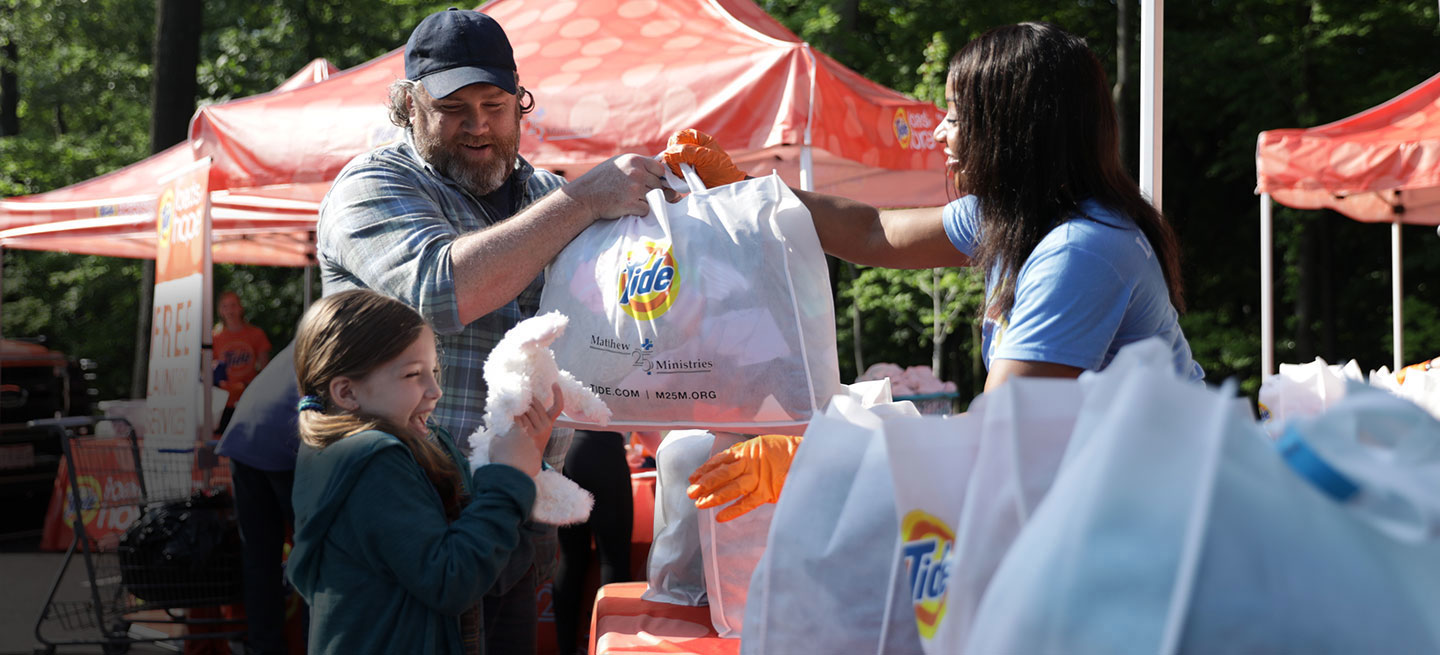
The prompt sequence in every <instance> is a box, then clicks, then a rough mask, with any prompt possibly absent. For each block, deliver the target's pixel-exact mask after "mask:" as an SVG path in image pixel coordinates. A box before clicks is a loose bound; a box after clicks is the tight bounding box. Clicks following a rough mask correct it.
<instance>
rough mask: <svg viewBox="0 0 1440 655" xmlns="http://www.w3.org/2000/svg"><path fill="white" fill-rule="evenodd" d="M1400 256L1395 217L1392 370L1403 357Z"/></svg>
mask: <svg viewBox="0 0 1440 655" xmlns="http://www.w3.org/2000/svg"><path fill="white" fill-rule="evenodd" d="M1400 264H1401V258H1400V217H1399V216H1396V217H1395V222H1394V223H1393V224H1391V225H1390V303H1391V306H1392V307H1393V309H1392V310H1391V315H1392V317H1393V319H1392V320H1393V322H1394V325H1393V326H1392V327H1391V338H1392V339H1393V340H1394V342H1395V368H1393V369H1391V370H1392V371H1398V370H1400V367H1401V366H1404V364H1403V363H1402V361H1403V359H1404V357H1405V334H1404V332H1405V330H1404V325H1405V323H1404V317H1403V315H1402V314H1403V310H1402V309H1401V304H1402V302H1403V301H1404V300H1405V294H1404V292H1403V287H1402V282H1403V271H1402V267H1401V265H1400Z"/></svg>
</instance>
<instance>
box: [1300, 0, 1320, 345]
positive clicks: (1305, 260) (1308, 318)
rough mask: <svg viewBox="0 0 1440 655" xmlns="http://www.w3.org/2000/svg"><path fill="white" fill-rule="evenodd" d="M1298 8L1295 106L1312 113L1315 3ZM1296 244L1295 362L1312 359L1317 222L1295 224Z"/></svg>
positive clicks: (1317, 284) (1316, 285)
mask: <svg viewBox="0 0 1440 655" xmlns="http://www.w3.org/2000/svg"><path fill="white" fill-rule="evenodd" d="M1301 11H1303V12H1304V14H1305V15H1304V16H1303V22H1302V23H1301V25H1302V26H1301V28H1300V35H1301V37H1300V39H1301V40H1300V44H1299V48H1300V70H1299V77H1300V87H1299V90H1300V93H1299V94H1297V96H1298V97H1297V99H1296V110H1297V113H1298V114H1299V115H1300V116H1301V117H1302V118H1303V117H1310V116H1314V115H1315V112H1314V111H1313V107H1311V105H1310V98H1312V97H1314V94H1313V93H1312V89H1313V85H1314V80H1315V79H1316V75H1315V73H1314V70H1313V69H1314V64H1313V62H1312V60H1311V58H1310V44H1311V40H1312V39H1316V38H1318V37H1317V35H1316V31H1317V29H1318V28H1317V26H1316V23H1315V13H1316V5H1315V3H1314V2H1311V3H1308V4H1307V5H1306V6H1305V7H1304V8H1303V9H1301ZM1299 228H1300V230H1299V232H1300V246H1299V248H1297V249H1296V251H1297V257H1296V261H1295V266H1296V268H1297V269H1299V270H1297V271H1296V273H1297V275H1296V280H1297V284H1298V288H1297V289H1296V290H1295V353H1294V357H1295V360H1294V361H1296V362H1308V361H1311V360H1313V359H1315V356H1316V354H1317V353H1316V348H1315V314H1316V312H1315V299H1316V298H1317V297H1318V295H1319V293H1318V288H1319V279H1318V276H1317V275H1316V267H1317V261H1316V260H1317V259H1318V251H1319V244H1318V243H1317V239H1316V232H1317V231H1318V230H1317V226H1316V225H1315V224H1314V223H1312V222H1311V221H1309V220H1305V221H1302V222H1301V223H1300V225H1299Z"/></svg>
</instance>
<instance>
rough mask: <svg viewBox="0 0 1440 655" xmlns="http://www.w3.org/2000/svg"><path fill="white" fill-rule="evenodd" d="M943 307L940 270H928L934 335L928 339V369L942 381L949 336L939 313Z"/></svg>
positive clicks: (942, 317) (942, 316) (943, 317)
mask: <svg viewBox="0 0 1440 655" xmlns="http://www.w3.org/2000/svg"><path fill="white" fill-rule="evenodd" d="M943 309H944V307H943V306H942V305H941V303H940V269H938V268H932V269H930V315H931V320H932V321H934V325H932V326H931V329H932V330H934V334H933V335H932V336H931V337H930V341H931V348H930V368H931V370H933V371H934V372H935V379H937V380H943V379H945V378H943V377H941V376H940V371H941V370H942V368H943V367H944V364H945V337H947V336H949V335H948V334H947V333H946V330H947V328H948V327H949V326H947V325H946V324H945V315H944V314H942V313H941V310H943Z"/></svg>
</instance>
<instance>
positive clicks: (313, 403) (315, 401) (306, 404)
mask: <svg viewBox="0 0 1440 655" xmlns="http://www.w3.org/2000/svg"><path fill="white" fill-rule="evenodd" d="M295 409H296V410H297V411H301V412H303V411H305V410H307V409H313V410H315V411H317V412H323V411H325V403H322V402H320V396H301V397H300V402H298V403H296V404H295Z"/></svg>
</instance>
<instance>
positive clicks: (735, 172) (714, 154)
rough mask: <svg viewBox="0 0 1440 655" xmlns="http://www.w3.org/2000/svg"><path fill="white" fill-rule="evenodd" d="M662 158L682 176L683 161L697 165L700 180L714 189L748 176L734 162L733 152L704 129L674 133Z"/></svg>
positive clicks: (661, 154)
mask: <svg viewBox="0 0 1440 655" xmlns="http://www.w3.org/2000/svg"><path fill="white" fill-rule="evenodd" d="M660 159H661V160H662V161H664V162H665V165H666V166H669V167H670V170H671V172H673V173H675V174H676V175H680V165H681V164H689V165H691V166H693V167H695V172H696V173H698V174H699V175H700V181H702V182H704V183H705V186H707V187H711V188H714V187H717V186H720V185H722V184H730V183H731V182H739V181H740V180H743V179H745V174H744V173H742V172H741V171H740V169H738V168H736V167H735V163H734V162H732V161H730V155H729V154H726V152H725V149H724V148H721V147H720V144H719V143H716V142H715V137H712V136H710V135H709V134H706V133H704V132H701V131H700V130H680V131H678V132H676V133H675V134H672V135H671V136H670V142H669V144H668V145H667V146H666V148H665V152H663V153H660Z"/></svg>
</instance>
